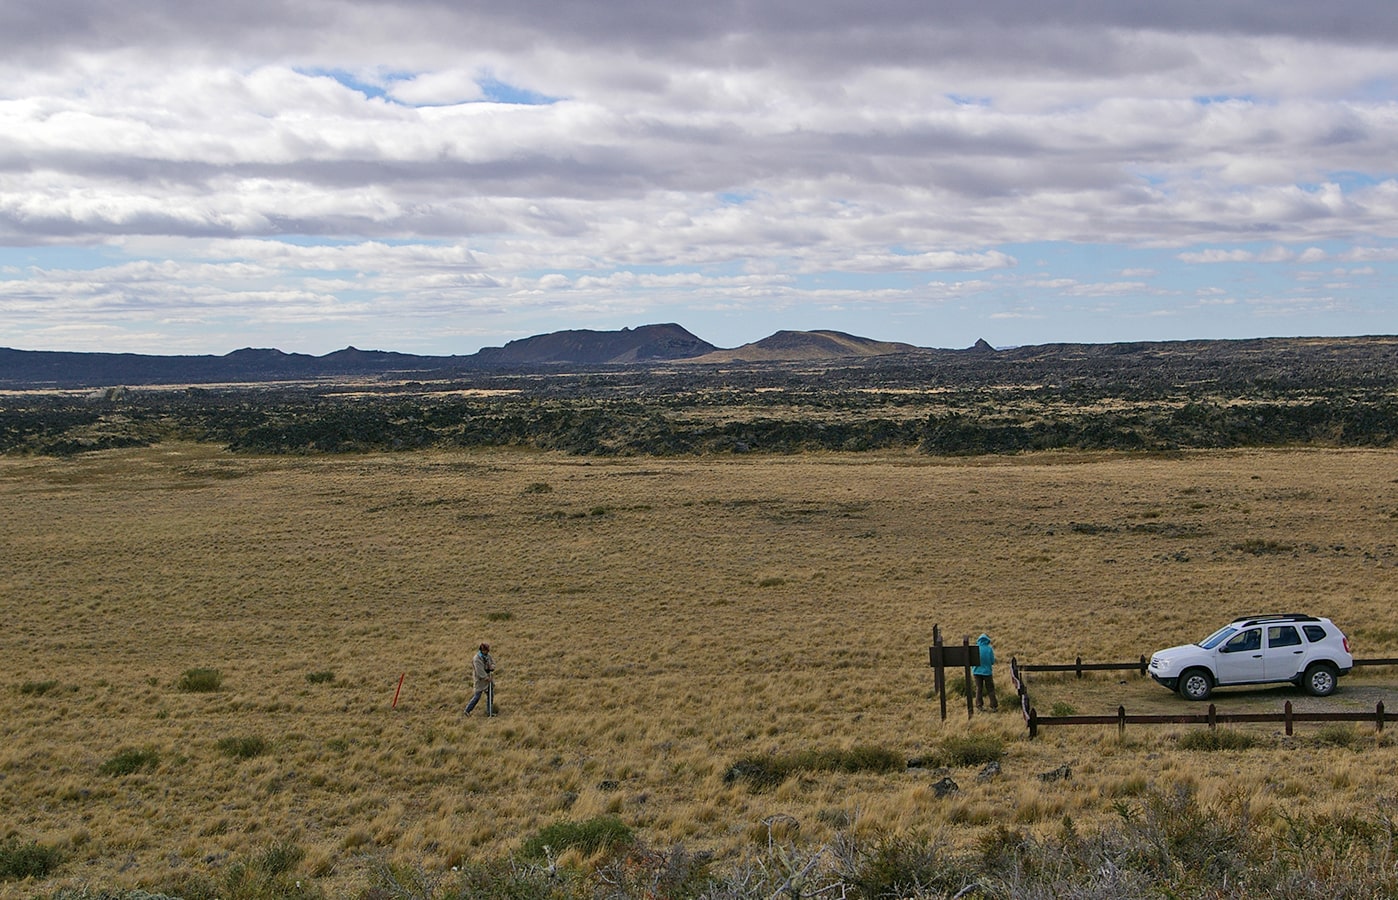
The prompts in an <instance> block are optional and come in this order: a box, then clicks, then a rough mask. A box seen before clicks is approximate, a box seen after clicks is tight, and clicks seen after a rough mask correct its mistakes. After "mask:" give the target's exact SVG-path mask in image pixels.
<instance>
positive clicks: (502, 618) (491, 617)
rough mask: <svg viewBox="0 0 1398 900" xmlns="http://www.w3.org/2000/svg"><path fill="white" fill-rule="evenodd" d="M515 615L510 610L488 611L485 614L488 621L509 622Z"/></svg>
mask: <svg viewBox="0 0 1398 900" xmlns="http://www.w3.org/2000/svg"><path fill="white" fill-rule="evenodd" d="M514 617H515V614H514V613H512V612H508V611H496V612H488V613H486V614H485V620H486V621H487V622H508V621H510V620H511V619H513V618H514Z"/></svg>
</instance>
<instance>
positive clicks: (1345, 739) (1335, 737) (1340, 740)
mask: <svg viewBox="0 0 1398 900" xmlns="http://www.w3.org/2000/svg"><path fill="white" fill-rule="evenodd" d="M1315 740H1316V743H1318V744H1320V745H1321V746H1324V747H1344V748H1346V749H1348V750H1353V749H1355V748H1356V747H1358V746H1359V745H1360V742H1361V739H1360V737H1359V731H1358V730H1357V729H1356V728H1355V727H1354V726H1353V725H1350V724H1348V723H1346V722H1335V723H1333V724H1330V725H1324V726H1322V727H1321V728H1319V729H1317V730H1316V733H1315Z"/></svg>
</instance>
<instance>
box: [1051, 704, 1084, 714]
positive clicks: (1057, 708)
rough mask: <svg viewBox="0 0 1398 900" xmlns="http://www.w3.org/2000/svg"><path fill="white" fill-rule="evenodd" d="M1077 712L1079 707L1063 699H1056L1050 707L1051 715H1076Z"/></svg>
mask: <svg viewBox="0 0 1398 900" xmlns="http://www.w3.org/2000/svg"><path fill="white" fill-rule="evenodd" d="M1077 714H1078V710H1077V707H1075V706H1073V704H1071V703H1064V702H1063V701H1062V700H1058V701H1056V702H1055V703H1054V704H1053V706H1052V707H1051V708H1050V709H1049V715H1051V716H1076V715H1077Z"/></svg>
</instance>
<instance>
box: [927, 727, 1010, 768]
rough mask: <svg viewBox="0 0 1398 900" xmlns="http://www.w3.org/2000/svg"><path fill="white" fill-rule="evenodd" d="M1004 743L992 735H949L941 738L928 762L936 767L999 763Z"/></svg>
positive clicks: (1002, 755) (1002, 754) (1003, 752)
mask: <svg viewBox="0 0 1398 900" xmlns="http://www.w3.org/2000/svg"><path fill="white" fill-rule="evenodd" d="M1004 755H1005V742H1004V740H1003V739H1001V738H1000V737H999V736H998V735H994V734H951V735H947V736H946V737H944V738H942V741H941V743H940V744H939V745H938V746H937V749H936V750H935V751H934V752H933V754H932V758H931V760H930V762H931V763H932V764H933V765H938V766H953V767H955V766H983V765H985V764H986V763H989V762H999V761H1000V760H1001V759H1002V758H1003V757H1004Z"/></svg>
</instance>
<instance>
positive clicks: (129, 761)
mask: <svg viewBox="0 0 1398 900" xmlns="http://www.w3.org/2000/svg"><path fill="white" fill-rule="evenodd" d="M159 764H160V754H158V753H156V752H155V751H154V750H152V749H149V748H146V749H136V748H130V749H127V750H122V751H120V752H118V753H117V754H116V755H115V756H113V757H111V758H110V759H108V760H107V761H106V762H104V763H102V765H101V766H100V767H98V769H97V771H99V772H101V773H102V774H103V775H114V776H118V777H120V776H122V775H134V774H135V773H137V772H140V771H143V770H150V769H154V768H155V767H156V766H157V765H159Z"/></svg>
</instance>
